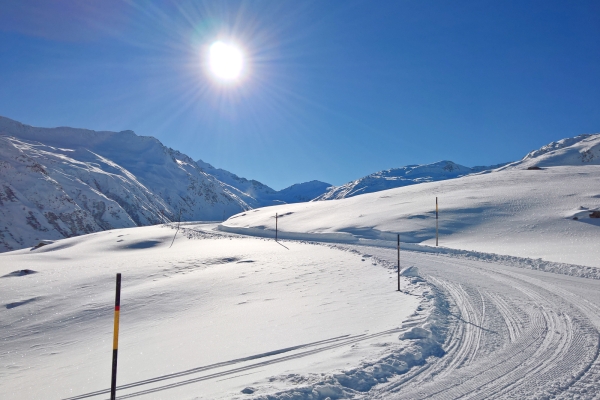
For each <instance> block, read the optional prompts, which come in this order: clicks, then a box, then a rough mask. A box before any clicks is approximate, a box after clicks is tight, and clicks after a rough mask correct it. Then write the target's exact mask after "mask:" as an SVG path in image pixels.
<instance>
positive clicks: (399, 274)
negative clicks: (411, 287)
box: [398, 234, 401, 292]
mask: <svg viewBox="0 0 600 400" xmlns="http://www.w3.org/2000/svg"><path fill="white" fill-rule="evenodd" d="M398 291H399V292H400V291H401V290H400V234H398Z"/></svg>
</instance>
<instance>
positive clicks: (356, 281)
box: [0, 226, 439, 399]
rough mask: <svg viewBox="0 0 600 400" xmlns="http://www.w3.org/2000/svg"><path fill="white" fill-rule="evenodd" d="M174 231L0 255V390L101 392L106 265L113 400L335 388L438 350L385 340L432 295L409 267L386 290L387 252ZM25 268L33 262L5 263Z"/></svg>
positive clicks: (123, 234)
mask: <svg viewBox="0 0 600 400" xmlns="http://www.w3.org/2000/svg"><path fill="white" fill-rule="evenodd" d="M174 233H175V230H172V229H168V228H165V227H160V226H154V227H143V228H131V229H120V230H112V231H105V232H99V233H94V234H90V235H85V236H80V237H76V238H71V239H64V240H60V241H56V242H54V243H52V244H49V245H46V246H43V247H41V248H39V249H36V250H29V249H24V250H18V251H14V252H10V253H4V254H2V255H0V260H1V261H0V276H2V278H0V287H1V289H0V306H1V308H0V332H1V340H0V363H1V364H0V365H1V369H0V392H1V393H3V398H6V399H22V398H27V399H48V398H77V399H82V398H105V397H106V389H108V387H109V382H110V381H109V380H110V365H111V357H112V352H111V349H112V328H113V325H112V322H113V306H114V286H115V274H116V273H117V272H121V273H122V274H123V289H122V296H121V313H120V314H121V317H120V320H121V323H120V337H119V364H118V385H119V386H128V387H127V388H125V389H121V390H119V391H118V392H117V393H118V395H119V396H120V398H130V397H140V396H141V397H143V398H206V399H209V398H210V399H216V398H234V397H240V398H249V395H247V394H243V393H241V391H242V390H243V389H245V388H248V387H252V388H254V389H252V391H254V393H253V394H252V395H251V397H259V398H260V396H263V397H262V398H279V397H277V396H280V395H277V393H283V392H285V391H286V390H288V389H289V388H290V387H294V388H297V387H298V380H303V381H304V382H305V384H304V386H302V387H303V388H304V389H306V393H305V396H304V397H303V398H306V399H310V398H312V399H320V398H325V397H327V396H330V395H334V396H335V393H338V394H339V393H346V394H344V396H346V395H348V393H358V392H360V391H361V390H366V389H369V388H371V387H372V386H373V385H374V384H376V383H378V382H382V381H386V380H387V378H388V377H391V376H393V375H394V374H398V373H404V372H406V371H407V370H408V369H409V368H410V367H411V366H412V365H415V364H422V363H424V361H425V360H424V358H425V357H427V356H428V355H432V354H433V353H434V352H435V348H436V346H437V347H439V345H437V344H436V342H434V341H433V339H431V338H429V337H415V338H412V339H408V338H407V339H406V340H402V341H401V340H398V337H399V335H404V334H406V331H407V329H411V328H412V327H413V326H416V325H419V324H423V323H424V322H425V321H426V319H427V318H428V316H429V313H430V310H431V307H430V305H429V304H430V302H431V301H432V296H430V295H428V292H427V287H426V286H425V285H423V284H422V282H419V279H418V278H411V277H405V278H403V285H404V286H405V287H406V288H407V289H409V290H410V293H398V292H397V291H395V288H396V275H395V271H394V270H393V268H390V265H391V263H383V262H381V261H380V260H378V259H377V258H374V257H369V255H368V254H367V255H365V254H361V253H358V252H357V251H356V250H353V251H342V250H340V249H335V248H332V247H330V246H324V245H311V244H306V243H296V242H280V243H276V242H274V241H272V240H264V239H253V238H233V237H230V236H224V235H221V234H211V233H205V232H196V231H192V230H190V229H182V230H180V232H179V234H178V237H177V239H176V240H175V242H174V244H173V246H172V247H171V248H169V245H170V243H171V240H172V238H173V234H174ZM190 238H191V239H193V240H190ZM25 269H29V270H32V271H35V272H34V273H29V274H20V273H14V272H15V271H21V270H25ZM411 280H412V281H414V283H410V282H411ZM407 320H408V321H409V322H408V323H405V326H403V321H407ZM409 335H410V334H409ZM417 336H418V335H417ZM421 336H423V333H422V332H421ZM425 336H427V334H425ZM428 346H429V347H428ZM420 351H422V352H421V353H419V352H420ZM427 351H430V353H432V354H430V353H427ZM407 354H412V356H409V355H407ZM438 355H439V354H438ZM386 357H388V361H389V362H388V363H386V362H385V361H383V362H381V360H385V359H386ZM402 363H403V364H402ZM386 365H390V366H391V365H394V367H393V368H392V367H389V368H388V367H385V366H386ZM382 366H383V367H382ZM384 367H385V368H387V370H386V371H385V372H382V368H384ZM336 371H337V372H336ZM336 374H337V378H336V377H335V375H336ZM340 374H341V375H340ZM340 382H342V383H344V384H342V383H340ZM361 385H362V386H361ZM309 389H310V390H309ZM319 393H321V394H319ZM325 395H327V396H325ZM269 396H271V397H269ZM273 396H274V397H273Z"/></svg>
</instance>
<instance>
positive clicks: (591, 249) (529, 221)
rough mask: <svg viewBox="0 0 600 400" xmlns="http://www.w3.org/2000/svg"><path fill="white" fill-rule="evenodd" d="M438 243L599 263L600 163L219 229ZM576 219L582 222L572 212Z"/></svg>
mask: <svg viewBox="0 0 600 400" xmlns="http://www.w3.org/2000/svg"><path fill="white" fill-rule="evenodd" d="M436 196H437V197H438V198H439V207H440V214H439V215H440V217H439V218H440V219H439V227H440V228H439V229H440V245H441V246H445V247H449V248H455V249H465V250H476V251H480V252H489V253H498V254H504V255H512V256H519V257H529V258H536V259H537V258H543V259H544V260H549V261H556V262H565V263H571V264H581V265H588V266H593V267H600V261H599V260H600V246H598V237H599V235H600V219H594V218H590V216H589V215H590V214H591V211H592V210H600V166H598V165H586V166H561V167H547V168H546V169H544V170H541V171H535V170H533V171H530V170H526V169H519V168H513V169H507V170H503V171H498V172H492V173H487V174H476V175H469V176H465V177H461V178H456V179H450V180H446V181H440V182H429V183H423V184H419V185H412V186H406V187H402V188H396V189H390V190H386V191H383V192H377V193H369V194H365V195H361V196H355V197H351V198H348V199H341V200H332V201H318V202H310V203H301V204H289V205H281V206H275V207H268V208H263V209H258V210H251V211H248V212H245V213H242V214H238V215H235V216H233V217H231V218H229V219H228V220H227V221H226V222H225V223H224V224H223V228H222V229H227V230H230V231H236V232H248V233H250V234H259V235H268V236H270V235H272V232H273V230H274V228H275V218H274V216H275V213H278V214H279V216H280V218H279V221H278V228H279V235H280V236H279V237H294V238H304V239H307V238H321V239H328V240H336V241H339V240H341V241H346V242H349V243H353V242H359V241H360V240H375V241H377V240H380V241H384V242H385V241H387V243H388V244H394V241H395V239H396V233H400V234H401V238H402V241H403V242H409V243H421V244H423V245H430V246H431V245H435V226H436V222H435V198H436ZM575 217H576V218H577V220H575V219H573V218H575Z"/></svg>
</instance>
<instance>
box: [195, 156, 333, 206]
mask: <svg viewBox="0 0 600 400" xmlns="http://www.w3.org/2000/svg"><path fill="white" fill-rule="evenodd" d="M196 164H198V166H199V167H200V168H201V169H202V170H203V171H204V172H206V173H207V174H210V175H212V176H214V177H216V178H217V179H218V180H220V181H221V182H224V183H226V184H227V185H230V186H231V187H233V188H236V189H238V190H239V191H240V192H242V193H245V194H246V195H248V196H249V197H250V198H251V199H252V200H246V201H248V203H250V204H252V205H256V206H261V207H262V206H271V205H274V204H281V203H299V202H303V201H310V200H312V199H314V198H315V197H318V196H320V195H322V194H323V193H325V192H326V191H327V189H328V188H330V187H331V184H329V183H325V182H320V181H316V180H315V181H310V182H304V183H297V184H295V185H292V186H290V187H287V188H285V189H282V190H279V191H277V190H274V189H271V188H270V187H268V186H267V185H265V184H262V183H260V182H258V181H256V180H248V179H246V178H240V177H239V176H237V175H235V174H233V173H231V172H229V171H226V170H224V169H221V168H215V167H213V166H212V165H211V164H209V163H206V162H204V161H202V160H198V161H196Z"/></svg>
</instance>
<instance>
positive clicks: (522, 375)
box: [362, 248, 600, 399]
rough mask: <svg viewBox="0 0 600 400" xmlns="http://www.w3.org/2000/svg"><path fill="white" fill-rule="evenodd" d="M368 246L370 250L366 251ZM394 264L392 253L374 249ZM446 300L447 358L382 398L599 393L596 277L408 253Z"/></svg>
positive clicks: (374, 394)
mask: <svg viewBox="0 0 600 400" xmlns="http://www.w3.org/2000/svg"><path fill="white" fill-rule="evenodd" d="M362 251H364V248H362ZM369 252H370V253H371V254H373V255H375V256H378V257H379V258H382V259H386V260H388V261H390V262H395V260H396V253H395V250H390V249H381V248H369ZM402 259H403V267H407V266H409V265H414V266H416V267H418V268H419V271H420V275H421V276H422V277H423V278H425V279H426V280H427V281H428V282H429V283H430V284H431V285H433V287H434V288H435V289H436V290H437V291H438V292H439V293H441V294H443V297H444V298H445V299H446V300H448V302H449V304H450V306H449V309H448V310H447V314H448V317H449V320H451V321H453V323H451V324H450V329H449V330H448V334H447V337H446V341H445V343H444V349H445V350H446V355H445V356H443V357H441V358H439V359H437V360H436V361H434V362H432V363H428V364H426V365H425V366H423V367H421V368H420V369H416V370H413V371H411V372H409V373H408V374H407V375H405V376H401V377H399V378H398V379H397V380H394V381H393V382H389V383H386V384H384V385H380V386H378V387H377V389H376V390H372V391H371V392H369V394H368V398H377V399H391V398H397V399H425V398H434V399H493V398H503V399H505V398H514V399H525V398H527V399H535V398H540V399H545V398H558V399H573V398H579V399H600V357H599V355H600V354H599V350H600V347H599V345H600V334H599V331H600V281H599V280H592V279H583V278H575V277H570V276H566V275H558V274H552V273H546V272H542V271H533V270H528V269H520V268H514V267H508V266H503V265H500V264H494V263H488V262H484V261H473V260H467V259H460V258H453V257H447V256H441V255H430V254H423V253H416V252H405V253H403V255H402Z"/></svg>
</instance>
